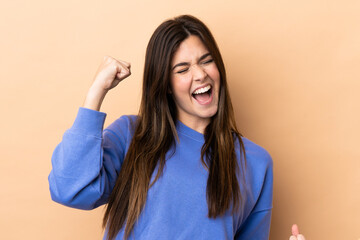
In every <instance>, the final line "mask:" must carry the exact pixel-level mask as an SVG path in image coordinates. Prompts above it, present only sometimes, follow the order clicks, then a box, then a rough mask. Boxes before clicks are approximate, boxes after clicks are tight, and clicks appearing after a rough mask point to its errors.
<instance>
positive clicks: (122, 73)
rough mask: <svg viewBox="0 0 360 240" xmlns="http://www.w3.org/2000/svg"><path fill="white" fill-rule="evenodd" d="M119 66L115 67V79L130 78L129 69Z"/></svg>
mask: <svg viewBox="0 0 360 240" xmlns="http://www.w3.org/2000/svg"><path fill="white" fill-rule="evenodd" d="M119 65H120V66H117V73H116V77H117V78H119V79H123V78H125V77H127V76H130V74H131V72H130V69H129V68H126V67H124V66H123V65H121V64H119Z"/></svg>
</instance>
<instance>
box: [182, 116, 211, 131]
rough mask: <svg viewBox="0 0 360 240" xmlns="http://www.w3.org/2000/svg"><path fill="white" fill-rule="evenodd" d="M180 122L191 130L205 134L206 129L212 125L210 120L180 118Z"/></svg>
mask: <svg viewBox="0 0 360 240" xmlns="http://www.w3.org/2000/svg"><path fill="white" fill-rule="evenodd" d="M179 121H180V122H182V123H183V124H184V125H186V126H188V127H189V128H191V129H193V130H195V131H197V132H199V133H201V134H204V133H205V128H206V127H207V125H209V123H210V118H201V119H197V120H192V119H187V118H181V117H179Z"/></svg>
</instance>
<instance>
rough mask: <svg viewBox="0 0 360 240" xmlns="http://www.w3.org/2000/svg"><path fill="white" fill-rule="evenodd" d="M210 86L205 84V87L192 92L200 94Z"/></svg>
mask: <svg viewBox="0 0 360 240" xmlns="http://www.w3.org/2000/svg"><path fill="white" fill-rule="evenodd" d="M210 88H211V86H210V85H207V86H206V87H203V88H199V89H197V90H196V91H195V92H194V93H193V94H200V93H204V92H207V91H209V90H210Z"/></svg>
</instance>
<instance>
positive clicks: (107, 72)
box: [83, 56, 131, 111]
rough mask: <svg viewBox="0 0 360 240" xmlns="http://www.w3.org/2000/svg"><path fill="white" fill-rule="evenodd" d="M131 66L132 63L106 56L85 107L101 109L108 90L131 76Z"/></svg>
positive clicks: (89, 92)
mask: <svg viewBox="0 0 360 240" xmlns="http://www.w3.org/2000/svg"><path fill="white" fill-rule="evenodd" d="M130 67H131V66H130V63H127V62H124V61H118V60H116V59H115V58H112V57H109V56H105V57H104V60H103V62H102V63H101V64H100V66H99V68H98V70H97V72H96V75H95V78H94V82H93V84H92V85H91V87H90V89H89V91H88V94H87V96H86V99H85V101H84V104H83V107H85V108H89V109H93V110H96V111H99V110H100V107H101V104H102V101H103V100H104V98H105V95H106V94H107V92H108V91H109V90H110V89H112V88H114V87H116V86H117V85H118V84H119V83H120V82H121V81H122V80H124V79H125V78H127V77H128V76H130V74H131V72H130Z"/></svg>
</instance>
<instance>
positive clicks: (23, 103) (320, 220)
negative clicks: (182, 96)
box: [0, 0, 360, 240]
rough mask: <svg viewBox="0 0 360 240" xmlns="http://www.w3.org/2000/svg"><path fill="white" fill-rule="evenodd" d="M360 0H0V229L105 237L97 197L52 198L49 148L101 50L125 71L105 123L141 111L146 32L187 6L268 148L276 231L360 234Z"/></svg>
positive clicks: (247, 120) (9, 235)
mask: <svg viewBox="0 0 360 240" xmlns="http://www.w3.org/2000/svg"><path fill="white" fill-rule="evenodd" d="M359 12H360V2H359V1H321V0H313V1H284V0H280V1H235V0H233V1H223V2H221V1H211V0H206V1H204V0H198V1H189V0H184V1H169V0H161V1H145V0H143V1H89V0H87V1H70V0H64V1H40V0H34V1H16V0H14V1H6V2H2V4H1V8H0V33H1V37H0V50H1V51H0V52H1V56H0V69H1V70H0V83H1V85H0V91H1V94H0V109H1V125H0V126H1V134H0V146H1V151H0V159H1V161H0V184H1V191H0V201H1V202H0V203H1V204H0V216H1V217H0V238H1V239H55V240H56V239H100V238H101V237H102V235H103V233H102V229H101V222H102V217H103V213H104V208H103V207H100V208H98V209H96V210H93V211H81V210H76V209H71V208H67V207H64V206H61V205H59V204H56V203H54V202H52V201H51V198H50V194H49V189H48V188H49V186H48V181H47V176H48V174H49V172H50V170H51V162H50V159H51V155H52V152H53V150H54V148H55V146H56V145H57V144H58V143H59V142H60V141H61V138H62V134H63V133H64V132H65V130H66V129H68V128H69V127H70V126H71V125H72V122H73V121H74V119H75V116H76V113H77V110H78V107H80V106H81V105H82V103H83V100H84V98H85V96H86V93H87V90H88V88H89V87H90V85H91V83H92V80H93V77H94V74H95V72H96V70H97V67H98V65H99V64H100V62H101V60H102V57H103V56H104V55H110V56H112V57H115V58H117V59H122V60H126V61H129V62H131V64H132V76H131V77H130V78H128V79H126V80H125V81H124V82H122V83H121V84H120V85H119V86H118V87H117V88H116V89H114V90H112V91H111V92H110V93H109V94H108V96H107V97H106V99H105V101H104V104H103V107H102V109H101V110H102V111H103V112H106V113H107V114H108V115H107V119H106V123H105V126H107V125H108V124H109V123H111V122H112V121H114V120H115V119H116V118H118V117H119V116H121V115H122V114H136V113H137V111H138V106H139V102H140V96H141V81H142V71H143V64H144V55H145V48H146V45H147V42H148V40H149V38H150V36H151V34H152V32H153V31H154V30H155V28H156V27H157V26H158V25H159V24H160V23H161V22H162V21H163V20H165V19H167V18H170V17H173V16H176V15H179V14H185V13H186V14H193V15H195V16H197V17H198V18H200V19H201V20H203V21H204V22H205V23H206V24H207V25H208V26H209V28H210V29H211V30H212V32H213V34H214V36H215V38H216V40H217V42H218V44H219V47H220V50H221V52H222V55H223V58H224V61H225V64H226V68H227V73H228V81H229V85H230V89H231V97H232V101H233V105H234V108H235V113H236V117H237V124H238V127H239V129H240V131H241V132H242V133H243V134H244V135H245V136H246V137H247V138H249V139H251V140H252V141H254V142H256V143H258V144H259V145H261V146H263V147H265V148H266V149H267V150H268V151H269V152H270V154H271V155H272V157H273V160H274V209H273V215H272V224H271V237H270V239H272V240H278V239H288V237H289V235H290V228H291V224H292V223H298V224H299V225H300V228H301V231H302V232H303V233H304V234H305V235H306V237H307V239H310V240H311V239H328V240H332V239H334V240H335V239H336V240H338V239H358V238H360V218H359V213H360V191H359V189H360V174H359V173H360V171H359V170H360V161H359V160H360V158H359V157H360V147H359V146H358V145H359V140H358V136H359V134H360V112H359V109H360V106H359V105H360V104H359V102H360V94H359V90H360V81H359V80H360V71H359V65H360V44H359V43H360V14H359Z"/></svg>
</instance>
